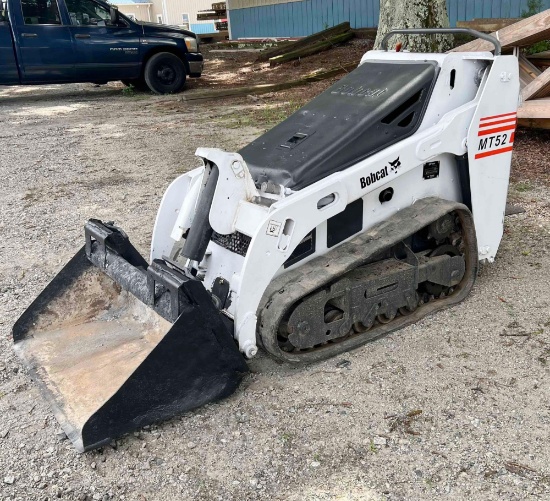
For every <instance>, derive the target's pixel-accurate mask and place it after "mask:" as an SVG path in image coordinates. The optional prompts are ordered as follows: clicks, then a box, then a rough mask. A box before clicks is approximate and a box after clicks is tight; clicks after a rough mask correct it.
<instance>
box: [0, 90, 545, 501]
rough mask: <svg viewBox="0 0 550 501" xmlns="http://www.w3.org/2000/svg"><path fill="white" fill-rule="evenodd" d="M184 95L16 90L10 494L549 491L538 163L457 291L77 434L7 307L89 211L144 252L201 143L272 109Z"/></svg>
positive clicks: (0, 291) (293, 496)
mask: <svg viewBox="0 0 550 501" xmlns="http://www.w3.org/2000/svg"><path fill="white" fill-rule="evenodd" d="M264 99H269V98H264ZM271 99H272V100H277V99H279V98H277V97H276V96H275V97H272V98H271ZM171 102H174V103H175V102H178V103H179V101H178V98H177V97H153V96H148V95H137V96H134V97H127V96H124V95H123V94H122V91H121V88H120V87H117V86H115V85H109V86H104V87H100V88H94V87H92V86H89V85H72V86H63V87H57V86H48V87H46V86H44V87H38V88H6V89H4V90H1V91H0V128H1V131H2V150H1V151H2V154H1V156H0V177H1V179H2V183H1V187H0V200H1V207H2V212H1V218H0V230H1V234H2V239H1V241H0V256H1V259H0V297H1V301H0V330H1V336H0V415H1V416H2V418H1V419H0V499H2V500H4V501H7V500H15V499H17V500H30V499H32V500H34V499H37V500H38V499H42V500H45V499H56V498H61V499H78V500H89V499H93V500H108V499H126V500H141V501H143V500H166V499H201V500H202V499H204V500H211V499H212V500H214V499H220V500H243V499H247V500H248V499H250V500H254V499H288V500H295V501H298V500H300V501H301V500H382V499H386V500H404V499H415V500H417V499H436V498H437V499H439V498H445V499H452V500H461V499H465V500H472V499H476V500H477V499H483V500H503V499H506V500H513V499H518V500H520V499H526V498H529V499H531V498H532V499H550V466H549V465H550V445H549V444H550V436H549V430H550V387H549V367H550V365H549V364H550V292H549V284H550V266H549V265H550V255H549V249H550V195H549V193H548V190H547V188H546V187H545V186H544V185H543V184H541V183H537V182H536V180H531V181H530V182H529V183H528V184H526V183H517V184H514V185H513V186H512V187H511V191H510V198H511V200H512V201H514V202H516V203H519V204H521V205H522V206H523V207H525V209H526V213H524V214H520V215H517V216H513V217H509V218H507V219H506V232H505V236H504V240H503V243H502V246H501V250H500V253H499V256H498V259H497V260H496V262H495V263H494V264H493V265H491V266H485V267H483V269H482V271H481V273H480V276H479V278H478V280H477V283H476V286H475V288H474V291H473V293H472V294H471V296H470V297H469V298H468V299H467V300H466V301H465V302H464V303H462V304H461V305H459V306H457V307H455V308H453V309H450V310H447V311H445V312H442V313H439V314H436V315H434V316H432V317H429V318H427V319H425V320H423V321H421V322H420V323H418V324H416V325H414V326H412V327H409V328H406V329H403V330H402V331H399V332H398V333H394V334H392V335H391V336H389V337H386V338H384V339H382V340H380V341H377V342H374V343H372V344H369V345H367V346H364V347H363V348H361V349H358V350H356V351H354V352H352V353H349V354H346V355H345V356H343V357H339V358H336V359H333V360H330V361H326V362H324V363H320V364H316V365H312V366H309V367H302V368H295V367H289V366H287V365H284V364H283V365H280V364H277V363H275V362H274V361H272V360H270V359H268V358H267V357H265V356H260V357H259V358H258V359H255V360H254V361H253V362H252V363H251V364H250V365H251V368H252V374H251V375H250V376H249V377H247V379H246V380H245V381H244V383H243V384H242V386H241V387H240V389H239V390H238V391H237V392H236V393H235V394H234V395H233V396H232V397H230V398H229V399H227V400H226V401H224V402H221V403H219V404H215V405H208V406H206V407H203V408H201V409H199V410H197V411H195V412H192V413H189V414H187V415H185V416H183V417H179V418H175V419H172V420H171V421H168V422H165V423H162V424H159V425H158V426H151V427H147V428H146V429H142V430H140V431H138V432H136V433H133V434H130V435H128V436H125V437H123V438H121V439H120V440H117V441H116V442H113V443H112V445H111V446H108V447H104V448H103V449H101V450H98V451H94V452H91V453H87V454H80V455H79V454H77V453H76V452H75V451H74V449H73V448H72V446H71V444H70V443H69V442H68V441H67V440H66V439H64V436H63V434H62V433H59V432H60V429H59V426H58V425H57V423H56V421H55V419H54V418H53V415H52V414H51V412H50V410H49V408H48V407H47V405H46V404H45V403H44V401H43V400H42V399H41V398H40V396H39V393H38V391H37V387H36V385H35V384H34V383H33V382H32V381H31V379H30V377H29V375H28V374H27V373H26V371H25V369H24V368H23V367H22V365H21V364H20V363H19V361H18V360H17V359H16V358H15V357H14V354H13V352H12V349H11V344H12V343H11V340H10V328H11V325H12V324H13V322H14V321H15V320H16V319H17V318H18V316H19V315H20V314H21V313H22V312H23V310H24V309H25V308H26V306H28V304H29V303H30V301H31V300H32V299H33V298H34V297H35V296H36V295H37V294H38V293H39V292H40V291H41V290H42V289H43V287H44V286H45V285H46V284H47V283H48V281H49V280H50V279H51V278H52V277H53V276H54V275H55V274H56V273H57V271H58V270H59V269H60V268H61V266H62V265H63V263H65V262H66V261H67V260H68V259H69V258H70V257H71V256H72V255H73V254H74V252H75V251H76V250H77V249H78V248H79V246H80V245H81V244H82V226H83V224H84V222H85V221H86V219H87V218H89V217H99V218H105V219H115V220H116V221H117V222H118V223H119V224H120V225H121V226H122V227H123V228H125V230H126V231H127V232H128V233H129V234H130V236H131V237H132V239H133V241H134V242H135V243H136V244H137V246H138V247H139V248H140V249H141V250H142V251H143V252H147V246H148V243H149V241H150V236H151V231H152V228H153V222H154V217H155V212H156V209H157V206H158V203H159V200H160V197H161V196H162V193H163V191H164V190H165V188H166V187H167V185H168V183H169V182H170V181H171V180H172V179H173V178H174V177H175V176H177V175H178V174H179V173H181V172H183V171H185V170H187V169H189V168H191V167H194V166H195V165H196V164H197V161H196V159H194V157H193V153H194V151H195V149H196V147H198V146H216V147H221V148H225V149H229V150H234V149H236V148H239V147H240V146H242V145H244V144H246V143H247V142H248V141H250V140H251V139H252V138H253V137H254V136H255V135H257V134H258V133H259V132H260V131H261V130H262V129H263V128H264V127H265V124H264V123H260V122H258V121H257V122H256V123H254V121H253V120H248V121H246V123H245V122H239V124H240V126H239V127H238V128H237V127H235V126H234V121H232V120H233V119H232V117H235V116H245V115H246V114H247V113H249V112H250V110H251V108H257V107H258V106H265V105H263V104H261V103H260V104H258V103H256V102H253V103H251V102H250V101H249V100H248V101H247V100H244V101H240V102H237V104H235V103H231V105H227V106H221V105H217V106H216V105H213V104H201V105H194V106H191V105H185V104H184V105H178V106H167V104H168V105H169V104H170V103H171ZM263 102H264V101H262V103H263ZM253 111H254V110H253ZM220 112H221V113H224V114H225V117H221V118H220V117H219V114H220ZM253 116H256V115H253ZM260 116H261V115H260ZM232 124H233V125H232ZM519 137H520V139H518V141H522V140H523V139H521V138H523V137H525V135H523V134H522V135H519ZM538 145H539V150H540V151H538V154H539V155H540V159H541V160H540V161H541V162H542V161H543V160H542V159H543V158H545V156H546V157H547V156H548V153H549V149H548V143H538ZM518 147H521V144H519V145H518ZM518 151H521V149H520V148H518ZM530 155H531V160H530V161H531V162H535V163H536V158H535V159H534V160H533V157H536V155H537V151H533V148H531V149H530ZM515 162H516V163H518V162H519V163H521V159H518V158H517V154H516V158H515Z"/></svg>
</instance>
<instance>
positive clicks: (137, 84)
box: [121, 78, 149, 92]
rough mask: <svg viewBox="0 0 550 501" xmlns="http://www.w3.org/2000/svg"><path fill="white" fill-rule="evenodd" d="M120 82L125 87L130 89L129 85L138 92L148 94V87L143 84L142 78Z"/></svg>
mask: <svg viewBox="0 0 550 501" xmlns="http://www.w3.org/2000/svg"><path fill="white" fill-rule="evenodd" d="M121 82H122V83H123V84H124V85H125V86H126V87H130V85H131V86H132V87H133V88H134V89H136V90H137V91H138V92H149V86H148V85H147V84H146V83H145V80H144V79H143V78H132V79H128V80H121Z"/></svg>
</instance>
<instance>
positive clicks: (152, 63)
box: [143, 52, 187, 94]
mask: <svg viewBox="0 0 550 501" xmlns="http://www.w3.org/2000/svg"><path fill="white" fill-rule="evenodd" d="M143 76H144V77H145V81H146V82H147V85H148V86H149V88H150V89H151V90H152V91H153V92H154V93H155V94H172V93H175V92H179V91H180V90H182V89H183V86H184V85H185V79H186V77H187V75H186V73H185V66H184V64H183V61H182V60H181V59H180V58H179V57H178V56H176V55H174V54H171V53H170V52H160V53H159V54H155V55H154V56H153V57H152V58H151V59H149V61H147V64H146V66H145V72H144V74H143Z"/></svg>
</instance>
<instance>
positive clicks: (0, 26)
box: [0, 2, 19, 85]
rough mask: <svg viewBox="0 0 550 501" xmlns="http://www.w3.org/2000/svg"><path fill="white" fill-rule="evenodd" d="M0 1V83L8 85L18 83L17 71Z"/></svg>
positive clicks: (7, 25) (11, 42) (8, 26)
mask: <svg viewBox="0 0 550 501" xmlns="http://www.w3.org/2000/svg"><path fill="white" fill-rule="evenodd" d="M1 6H2V2H0V84H3V85H10V84H17V83H19V72H18V71H17V61H16V59H15V52H14V49H13V39H12V36H11V28H10V25H9V23H8V21H7V19H4V17H3V15H4V14H3V11H2V10H1Z"/></svg>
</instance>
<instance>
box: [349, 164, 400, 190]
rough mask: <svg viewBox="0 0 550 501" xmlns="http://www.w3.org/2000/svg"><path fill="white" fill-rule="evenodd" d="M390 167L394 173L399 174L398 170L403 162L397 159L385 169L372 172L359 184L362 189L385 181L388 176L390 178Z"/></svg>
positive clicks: (361, 179) (360, 180)
mask: <svg viewBox="0 0 550 501" xmlns="http://www.w3.org/2000/svg"><path fill="white" fill-rule="evenodd" d="M388 167H389V168H390V169H391V171H392V172H396V173H397V170H398V169H399V167H401V161H400V160H399V157H397V158H396V159H395V160H393V161H392V162H388V165H386V166H385V167H384V168H382V169H380V170H378V171H376V172H371V173H370V174H369V175H368V176H365V177H362V178H360V179H359V182H360V183H361V188H366V187H367V186H370V185H371V184H372V183H376V181H380V179H384V178H385V177H386V176H389V173H388Z"/></svg>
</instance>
